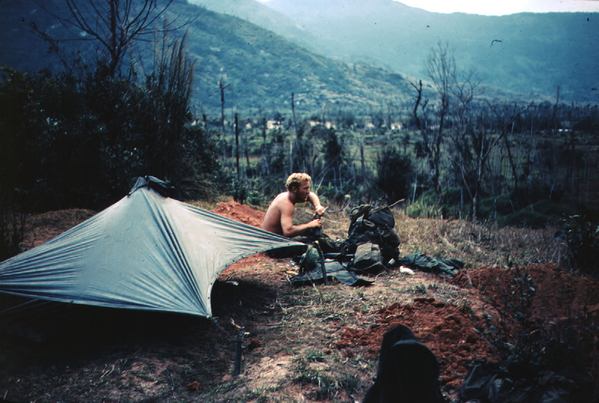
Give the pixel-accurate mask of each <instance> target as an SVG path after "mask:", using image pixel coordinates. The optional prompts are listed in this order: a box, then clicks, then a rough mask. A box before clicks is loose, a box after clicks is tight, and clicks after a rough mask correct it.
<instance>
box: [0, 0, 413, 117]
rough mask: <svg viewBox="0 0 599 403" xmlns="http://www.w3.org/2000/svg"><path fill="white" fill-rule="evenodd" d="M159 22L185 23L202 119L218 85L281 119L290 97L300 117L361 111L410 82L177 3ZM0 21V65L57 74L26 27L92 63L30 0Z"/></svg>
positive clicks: (407, 89) (82, 39)
mask: <svg viewBox="0 0 599 403" xmlns="http://www.w3.org/2000/svg"><path fill="white" fill-rule="evenodd" d="M63 4H64V3H63V2H62V1H60V0H48V1H46V2H44V7H46V8H47V9H49V10H50V11H52V12H53V13H56V14H61V13H62V15H64V13H65V12H66V11H65V9H64V5H63ZM271 13H272V12H271ZM164 18H165V19H167V20H169V21H174V20H175V19H178V21H191V22H190V23H189V24H188V25H187V26H186V27H185V30H186V31H187V36H188V37H187V51H188V54H189V57H190V58H191V59H192V60H195V61H196V64H195V69H196V74H195V81H194V95H193V96H194V102H195V103H196V105H197V106H198V107H200V108H202V109H203V110H204V111H205V112H206V113H208V114H217V113H218V114H219V113H220V105H221V97H220V88H219V82H220V81H221V80H222V82H223V84H224V85H225V86H226V89H225V106H226V107H227V108H237V109H239V110H247V109H250V108H253V109H257V108H260V109H267V110H268V111H280V112H283V113H287V112H289V111H290V110H291V94H292V93H293V94H294V97H295V98H294V100H295V107H296V109H297V110H298V111H300V112H302V111H304V112H313V111H318V110H320V109H322V108H324V107H326V106H334V107H337V108H349V109H360V110H361V111H363V112H364V111H368V110H369V109H371V108H377V109H378V108H383V107H385V108H386V107H387V105H389V104H391V103H393V104H398V103H400V102H402V101H403V100H405V99H408V98H409V97H410V96H411V91H412V88H411V85H410V82H409V81H408V80H407V78H406V77H405V76H403V75H402V74H399V73H394V72H389V71H386V70H384V69H381V68H378V67H371V66H367V65H363V64H356V63H350V64H348V63H342V62H339V61H334V60H332V59H329V58H326V57H323V56H319V55H316V54H314V53H311V52H310V51H308V50H306V49H305V48H303V47H300V46H298V45H295V44H293V43H291V42H290V41H288V40H286V39H284V38H282V37H280V36H278V35H277V34H275V33H274V32H272V31H268V30H266V29H264V28H261V27H258V26H256V25H254V24H252V23H250V22H248V21H246V20H242V19H239V18H236V17H233V16H230V15H225V14H220V13H216V12H213V11H210V10H208V9H206V8H204V7H199V6H197V5H193V4H189V3H187V2H186V1H183V0H176V1H175V2H173V3H172V4H171V6H170V7H169V9H168V10H167V13H166V14H165V15H164ZM0 23H1V24H2V26H3V29H2V31H1V32H0V46H1V48H2V54H1V55H0V65H1V66H9V67H12V68H16V69H19V70H23V71H30V72H35V71H38V70H41V69H49V70H51V71H54V72H58V71H60V70H61V69H62V68H63V67H62V65H61V62H60V59H59V58H58V56H57V55H56V54H55V53H54V52H49V51H48V48H49V45H48V43H46V42H44V41H43V40H41V39H40V38H39V36H38V35H36V34H35V33H34V32H33V30H32V29H31V24H35V26H36V27H37V28H38V30H39V31H42V32H46V33H47V34H48V35H50V36H52V37H53V38H58V39H59V42H58V46H59V47H60V48H61V50H62V52H61V54H62V55H63V59H66V60H72V59H73V58H76V57H78V58H81V59H83V60H84V61H87V62H90V63H91V62H93V59H94V58H95V57H96V56H95V54H96V46H97V44H95V43H94V42H89V41H88V40H87V39H89V38H88V37H86V36H85V35H84V34H83V33H81V32H78V31H77V30H75V29H73V28H72V27H69V26H68V25H66V26H65V25H64V24H60V23H59V22H58V21H57V20H56V19H55V18H54V17H52V16H50V15H49V14H48V13H46V12H45V11H44V10H43V9H42V8H41V7H39V5H38V4H37V3H36V2H35V1H32V0H29V1H17V0H4V1H2V2H0ZM75 39H79V40H75ZM136 51H139V52H140V53H142V54H145V55H148V54H151V43H145V42H140V43H138V44H137V48H136ZM69 63H70V62H69Z"/></svg>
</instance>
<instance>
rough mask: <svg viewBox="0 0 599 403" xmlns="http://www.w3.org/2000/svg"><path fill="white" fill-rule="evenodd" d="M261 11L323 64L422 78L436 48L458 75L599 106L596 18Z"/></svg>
mask: <svg viewBox="0 0 599 403" xmlns="http://www.w3.org/2000/svg"><path fill="white" fill-rule="evenodd" d="M195 1H205V2H210V0H195ZM265 4H266V5H267V6H268V7H270V8H272V9H273V10H275V11H277V12H279V13H281V14H284V15H285V16H287V17H288V18H290V19H292V20H294V21H295V22H296V23H297V24H298V25H299V26H300V27H302V28H303V29H304V30H305V31H307V32H309V33H310V34H312V38H315V40H316V42H313V43H312V46H313V48H315V49H317V52H318V53H320V54H322V55H327V56H328V57H332V58H337V59H339V60H345V61H357V60H359V61H369V62H372V63H377V64H378V65H379V66H384V67H386V68H388V69H390V70H392V71H398V72H402V73H403V74H409V75H413V76H415V77H420V78H426V77H425V76H424V73H423V66H424V63H425V62H426V59H427V57H428V55H429V54H430V51H431V49H432V48H433V47H435V46H437V43H438V42H439V41H441V42H442V43H445V42H446V43H448V44H449V45H450V47H451V48H452V49H453V50H454V54H455V58H456V62H457V64H458V67H459V68H461V69H463V70H464V71H470V70H474V71H476V72H477V73H478V74H479V76H480V77H481V78H482V79H483V80H484V83H486V84H488V85H491V86H497V87H500V88H503V89H505V90H510V91H517V92H524V93H531V94H543V95H548V96H551V97H555V94H556V88H557V86H560V90H561V97H562V99H566V100H570V101H579V102H588V101H591V102H598V101H599V94H598V93H597V91H593V90H592V89H593V88H598V87H599V73H598V72H599V52H597V44H596V40H597V38H599V13H545V14H535V13H520V14H513V15H507V16H501V17H494V16H481V15H470V14H464V13H454V14H440V13H432V12H427V11H424V10H422V9H417V8H413V7H409V6H406V5H405V4H402V3H399V2H396V1H393V0H327V1H320V0H302V1H291V0H271V1H269V2H267V3H265ZM281 35H284V34H283V33H282V32H281ZM288 39H290V40H292V41H293V40H294V39H293V38H292V37H288Z"/></svg>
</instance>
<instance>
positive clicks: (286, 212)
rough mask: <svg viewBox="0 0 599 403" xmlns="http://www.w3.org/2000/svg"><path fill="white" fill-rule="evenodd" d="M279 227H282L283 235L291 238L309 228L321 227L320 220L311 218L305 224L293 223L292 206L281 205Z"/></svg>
mask: <svg viewBox="0 0 599 403" xmlns="http://www.w3.org/2000/svg"><path fill="white" fill-rule="evenodd" d="M308 198H309V196H308ZM321 207H322V206H321ZM281 228H282V229H283V235H285V236H286V237H288V238H293V237H295V236H298V235H302V234H304V233H305V232H307V231H308V230H309V229H310V228H322V221H320V220H312V221H310V222H308V223H306V224H300V225H293V206H292V205H283V206H281Z"/></svg>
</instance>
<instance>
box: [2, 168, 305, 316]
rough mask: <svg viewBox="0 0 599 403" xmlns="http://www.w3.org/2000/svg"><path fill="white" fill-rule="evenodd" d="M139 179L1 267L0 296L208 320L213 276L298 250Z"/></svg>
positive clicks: (288, 242) (290, 243)
mask: <svg viewBox="0 0 599 403" xmlns="http://www.w3.org/2000/svg"><path fill="white" fill-rule="evenodd" d="M163 185H164V182H162V181H160V180H158V179H156V178H152V177H145V178H139V179H138V180H137V183H136V184H135V186H134V187H133V189H132V190H131V192H130V193H129V194H128V195H127V196H125V197H124V198H123V199H121V200H120V201H118V202H117V203H115V204H113V205H112V206H110V207H108V208H107V209H105V210H103V211H102V212H100V213H98V214H96V215H95V216H94V217H92V218H90V219H89V220H87V221H84V222H83V223H81V224H79V225H77V226H75V227H73V228H72V229H70V230H68V231H66V232H65V233H63V234H61V235H59V236H57V237H56V238H54V239H52V240H50V241H48V242H46V243H44V244H43V245H40V246H38V247H35V248H33V249H31V250H28V251H26V252H23V253H21V254H19V255H17V256H14V257H12V258H10V259H8V260H6V261H4V262H2V263H0V292H2V293H9V294H15V295H19V296H24V297H29V298H33V299H42V300H49V301H58V302H67V303H74V304H86V305H94V306H104V307H113V308H128V309H138V310H153V311H166V312H179V313H186V314H192V315H198V316H205V317H211V316H212V308H211V305H210V293H211V290H212V286H213V285H214V282H215V280H216V277H217V276H218V275H219V273H221V272H222V271H223V270H224V269H225V268H227V267H228V266H229V265H231V264H233V263H234V262H236V261H238V260H241V259H243V258H246V257H248V256H251V255H253V254H255V253H259V252H264V251H268V250H272V249H277V248H285V247H297V246H300V245H301V246H304V247H305V245H304V244H300V243H298V242H295V241H292V240H290V239H289V238H285V237H282V236H279V235H276V234H273V233H270V232H267V231H264V230H262V229H259V228H255V227H252V226H250V225H247V224H243V223H240V222H237V221H234V220H231V219H229V218H226V217H222V216H220V215H218V214H214V213H211V212H209V211H206V210H203V209H201V208H197V207H194V206H191V205H189V204H185V203H182V202H180V201H177V200H175V199H172V198H169V197H165V196H163V195H162V194H161V193H160V192H158V191H157V190H159V189H160V188H163V187H164V186H163Z"/></svg>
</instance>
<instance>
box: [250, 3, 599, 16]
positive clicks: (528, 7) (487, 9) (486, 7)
mask: <svg viewBox="0 0 599 403" xmlns="http://www.w3.org/2000/svg"><path fill="white" fill-rule="evenodd" d="M260 1H262V2H267V1H269V0H260ZM323 1H326V0H323ZM400 1H401V2H402V3H404V4H407V5H408V6H411V7H417V8H422V9H425V10H427V11H435V12H438V13H454V12H462V13H469V14H483V15H506V14H514V13H522V12H535V13H548V12H553V11H555V12H577V11H582V12H599V0H400Z"/></svg>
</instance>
